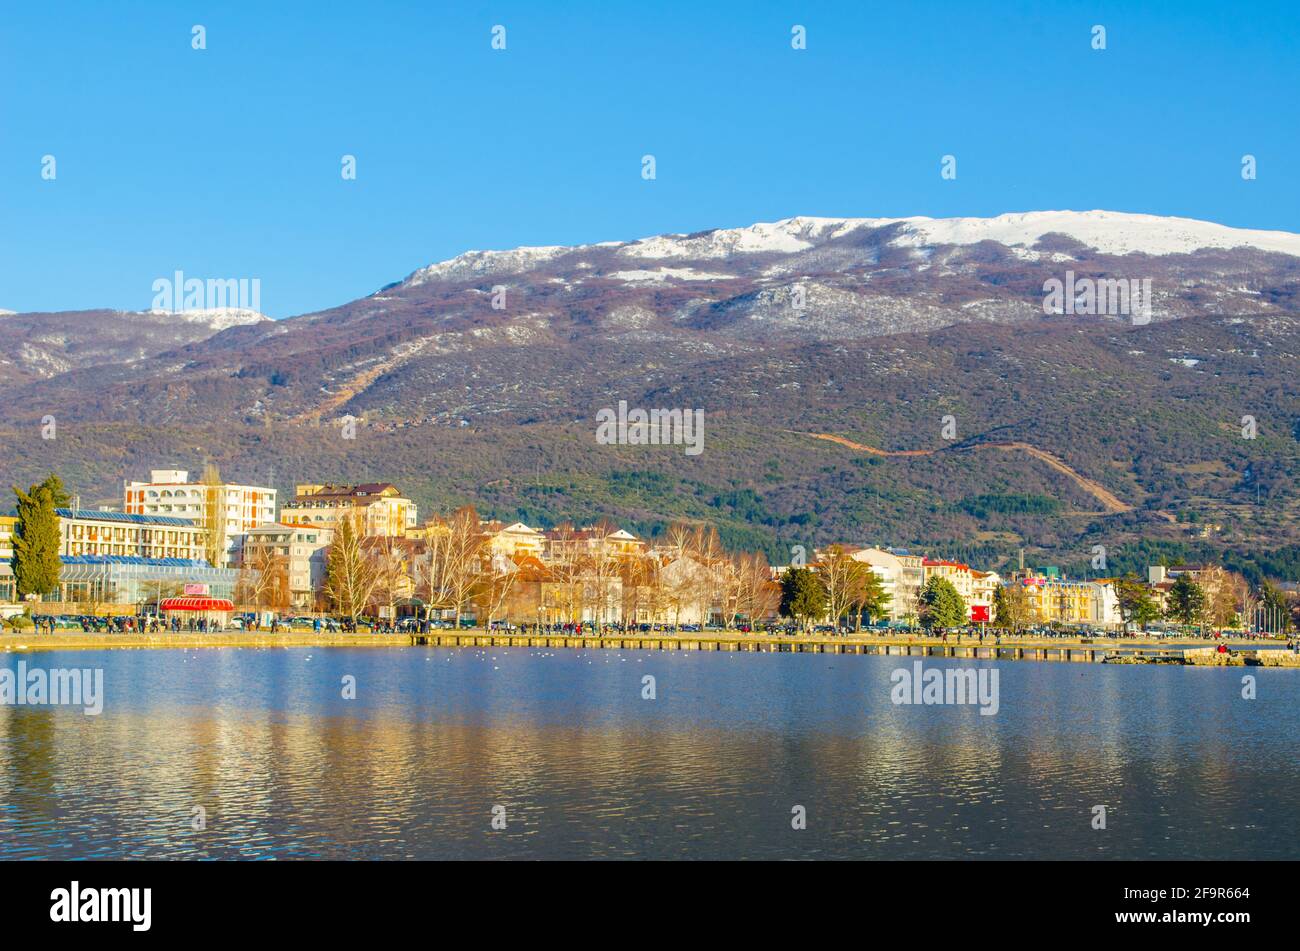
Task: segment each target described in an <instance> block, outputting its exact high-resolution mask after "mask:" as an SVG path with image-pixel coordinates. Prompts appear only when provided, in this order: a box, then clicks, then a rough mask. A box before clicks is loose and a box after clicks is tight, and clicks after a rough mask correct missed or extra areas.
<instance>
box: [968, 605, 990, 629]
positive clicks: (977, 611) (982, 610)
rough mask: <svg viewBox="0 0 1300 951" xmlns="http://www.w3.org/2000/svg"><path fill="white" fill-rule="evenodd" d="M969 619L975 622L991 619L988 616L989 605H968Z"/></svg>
mask: <svg viewBox="0 0 1300 951" xmlns="http://www.w3.org/2000/svg"><path fill="white" fill-rule="evenodd" d="M970 619H971V620H972V621H974V622H975V623H976V624H978V623H980V622H981V621H984V622H988V621H991V620H992V618H990V617H989V606H988V605H987V604H972V605H971V606H970Z"/></svg>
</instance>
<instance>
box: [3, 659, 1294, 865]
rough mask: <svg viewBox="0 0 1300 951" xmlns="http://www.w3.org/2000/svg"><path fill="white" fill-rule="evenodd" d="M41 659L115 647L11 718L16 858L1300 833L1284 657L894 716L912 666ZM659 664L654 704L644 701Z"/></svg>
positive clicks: (1037, 841) (669, 848) (1072, 853)
mask: <svg viewBox="0 0 1300 951" xmlns="http://www.w3.org/2000/svg"><path fill="white" fill-rule="evenodd" d="M25 657H26V659H27V660H28V663H29V664H31V663H41V664H43V665H45V666H72V665H75V666H86V665H88V664H90V665H97V666H103V667H104V668H105V687H106V691H107V700H106V704H105V711H104V713H103V714H102V715H101V716H99V717H87V716H84V715H82V714H81V713H80V712H77V711H75V710H69V709H48V708H42V709H37V708H23V707H6V708H0V855H2V856H3V857H6V858H23V857H41V858H59V857H69V858H71V857H78V858H81V857H88V858H101V857H131V858H136V857H218V858H233V857H247V858H315V857H321V858H509V857H520V858H523V857H527V858H537V857H543V858H589V857H651V858H671V857H686V858H745V857H751V858H813V857H826V858H911V857H920V858H940V857H990V858H1015V857H1031V858H1058V857H1098V858H1148V857H1169V858H1181V857H1187V858H1208V857H1249V858H1283V857H1286V858H1294V857H1296V855H1297V853H1298V852H1300V848H1297V846H1296V844H1295V842H1296V836H1295V833H1296V819H1297V814H1298V813H1297V806H1296V801H1295V797H1294V795H1293V790H1294V788H1295V783H1296V779H1297V771H1298V770H1297V757H1296V752H1297V748H1296V744H1297V741H1296V737H1297V731H1296V729H1295V728H1296V725H1297V724H1296V720H1297V715H1296V710H1297V705H1296V702H1295V701H1296V699H1297V686H1296V682H1295V681H1296V674H1295V673H1294V672H1292V671H1268V670H1260V671H1257V672H1256V675H1257V676H1258V677H1259V679H1260V690H1259V696H1260V699H1258V700H1256V701H1243V700H1242V699H1241V698H1240V672H1233V671H1230V670H1212V669H1211V670H1183V669H1169V668H1150V669H1147V668H1139V667H1105V666H1094V665H1087V666H1084V665H1064V664H1036V663H1023V662H1022V663H1014V662H1007V663H1002V664H1000V665H999V669H1000V673H1001V695H1002V696H1001V709H1000V712H999V714H998V715H996V716H991V717H983V716H979V715H978V712H977V710H976V708H973V707H966V708H954V707H907V706H894V705H893V704H891V703H890V702H889V686H890V683H889V672H890V670H892V669H893V667H895V666H897V663H896V659H894V658H875V657H856V656H848V657H834V656H815V655H775V656H774V655H748V654H746V655H738V654H712V655H706V654H680V655H674V654H658V653H644V654H641V653H635V652H617V653H615V652H605V653H598V652H574V651H561V652H554V653H547V652H541V651H525V650H514V651H510V650H501V649H498V650H494V651H473V652H471V651H460V652H457V651H441V650H439V651H434V650H416V649H412V650H399V651H391V650H328V651H327V650H307V651H298V650H294V651H291V650H247V651H235V650H223V651H198V652H188V653H186V652H161V651H159V652H150V651H115V652H104V653H89V652H84V653H76V654H72V653H68V654H46V655H32V654H27V655H25ZM5 662H6V663H8V664H9V665H10V666H12V665H13V663H14V659H13V658H12V657H10V658H7V659H6V661H5ZM646 673H651V674H654V675H655V676H656V678H657V684H658V699H657V700H655V701H645V700H642V699H641V692H640V688H641V680H640V678H641V677H642V676H643V675H644V674H646ZM345 674H346V675H351V676H355V677H356V678H357V684H358V694H357V699H356V700H355V701H348V700H344V699H343V698H342V695H341V679H342V677H343V676H344V675H345ZM1096 804H1104V805H1106V806H1107V807H1108V810H1109V819H1108V826H1109V828H1108V829H1107V830H1106V831H1105V832H1097V831H1094V830H1093V829H1092V828H1091V826H1090V819H1091V808H1092V806H1093V805H1096ZM494 805H501V806H504V807H505V809H506V817H507V827H506V829H505V830H502V831H493V830H492V828H491V824H490V823H491V818H492V812H491V810H492V807H493V806H494ZM795 805H802V806H804V807H805V808H806V810H807V816H808V827H807V829H806V830H802V831H796V830H794V829H792V827H791V821H790V820H791V809H792V807H793V806H795ZM195 807H201V808H202V809H203V810H204V812H205V820H206V828H204V829H203V830H201V831H199V830H195V829H193V828H192V822H193V819H194V814H195V813H194V810H195Z"/></svg>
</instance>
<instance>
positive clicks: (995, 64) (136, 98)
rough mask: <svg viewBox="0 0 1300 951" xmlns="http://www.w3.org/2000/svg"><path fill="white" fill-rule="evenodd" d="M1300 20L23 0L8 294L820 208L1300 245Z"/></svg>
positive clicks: (1128, 12)
mask: <svg viewBox="0 0 1300 951" xmlns="http://www.w3.org/2000/svg"><path fill="white" fill-rule="evenodd" d="M1296 6H1300V5H1295V4H1286V3H1276V4H1269V3H1252V4H1249V5H1242V4H1234V3H1226V2H1225V3H1213V4H1211V3H1198V2H1192V0H1188V2H1180V3H1174V2H1169V3H1135V2H1132V0H1130V2H1126V3H1066V2H1060V3H1050V2H1048V3H1039V2H1018V0H1008V2H1001V3H988V4H985V3H974V2H971V3H943V2H931V3H925V2H907V3H897V4H895V3H866V2H852V3H834V2H822V3H812V2H805V3H736V4H723V3H708V4H705V3H698V2H696V3H677V2H671V0H667V2H656V3H641V2H637V3H624V2H620V0H606V2H602V3H583V2H565V3H562V4H561V3H555V4H543V3H540V2H533V3H527V4H513V3H494V4H472V3H466V4H455V5H452V4H445V5H443V4H436V3H428V2H420V3H415V2H410V3H383V2H378V3H376V2H363V3H340V4H335V3H321V4H309V3H290V2H275V3H263V2H256V3H254V2H248V3H215V2H214V3H185V2H168V3H163V2H156V3H153V2H122V3H115V4H99V3H58V2H50V3H18V2H16V0H4V5H3V7H0V11H3V12H2V15H0V90H2V92H0V308H7V309H10V310H19V311H23V310H65V309H74V308H89V307H99V306H107V307H117V308H123V309H142V308H147V307H148V306H149V304H150V302H151V299H152V296H153V295H152V290H151V286H152V283H153V281H154V280H155V279H157V278H159V277H163V276H170V275H171V274H172V273H173V272H174V271H176V270H178V269H179V270H183V271H184V272H185V273H186V275H187V276H194V277H204V278H209V277H220V278H228V277H235V278H239V277H246V278H254V277H256V278H259V279H260V280H261V284H262V293H261V303H262V309H263V310H264V311H266V312H267V313H269V314H271V315H272V316H275V317H284V316H289V315H292V314H297V313H305V312H309V311H312V310H317V309H321V308H324V307H328V306H332V305H335V304H339V303H343V302H345V301H348V300H352V299H355V298H357V297H361V296H364V295H366V294H368V293H371V292H373V291H374V290H376V289H377V288H379V287H381V286H382V285H384V284H386V283H388V282H390V281H394V280H398V279H401V278H402V277H404V276H405V275H406V274H408V273H409V272H411V271H412V270H414V269H415V268H417V267H420V266H422V265H424V264H427V263H430V262H432V261H436V260H442V259H445V258H448V257H452V256H454V255H456V254H458V253H460V252H462V251H465V250H467V249H470V248H507V247H514V246H517V245H522V244H574V243H582V242H591V241H602V240H624V239H632V238H637V237H643V236H645V235H649V234H655V233H660V232H668V231H686V232H689V231H696V230H703V229H706V228H713V227H736V226H739V225H745V224H749V223H752V222H755V221H769V220H775V219H778V218H784V217H789V216H791V215H797V214H808V215H828V216H875V215H883V216H902V215H912V214H923V215H933V216H947V215H994V214H999V213H1001V212H1006V211H1026V210H1035V209H1048V208H1073V209H1089V208H1108V209H1114V210H1120V211H1135V212H1147V213H1152V214H1169V215H1184V216H1188V217H1196V218H1205V219H1209V220H1213V221H1218V222H1222V223H1225V224H1230V225H1235V226H1239V227H1251V228H1272V229H1282V230H1293V231H1300V187H1297V181H1298V179H1297V175H1300V150H1298V149H1297V146H1298V145H1300V142H1298V141H1297V139H1298V138H1300V122H1297V111H1298V107H1297V95H1296V93H1297V90H1300V49H1298V48H1297V47H1298V46H1300V12H1297V10H1296V9H1295V8H1296ZM547 7H554V8H556V9H553V10H548V9H547ZM194 24H202V25H204V26H205V27H206V29H207V49H206V50H203V51H195V50H192V49H191V45H190V39H191V27H192V26H193V25H194ZM495 24H502V25H504V26H505V27H506V30H507V33H506V37H507V49H506V50H505V51H504V52H500V51H494V50H492V49H491V45H490V41H491V32H490V31H491V28H492V27H493V25H495ZM794 24H802V25H804V26H805V27H806V28H807V37H808V48H807V49H806V50H802V51H795V50H792V49H791V45H790V30H791V26H792V25H794ZM1094 24H1103V25H1104V26H1105V27H1106V30H1107V49H1106V50H1105V51H1102V52H1098V51H1094V50H1093V49H1092V48H1091V46H1090V38H1091V36H1090V31H1091V28H1092V26H1093V25H1094ZM647 153H649V154H653V155H654V156H655V157H656V161H657V174H658V177H657V179H656V180H655V181H653V182H647V181H644V180H643V179H642V178H641V174H640V172H641V156H642V155H644V154H647ZM1245 153H1250V154H1254V155H1255V156H1256V157H1257V160H1258V163H1259V177H1258V179H1257V180H1256V181H1253V182H1244V181H1243V180H1242V178H1241V175H1240V164H1241V156H1242V155H1243V154H1245ZM345 154H351V155H355V156H356V158H357V179H356V181H344V180H343V179H342V177H341V175H340V162H341V158H342V156H343V155H345ZM945 154H952V155H955V156H956V157H957V163H958V164H957V170H958V176H957V179H956V180H955V181H945V180H943V179H942V178H941V177H940V174H939V166H940V159H941V156H943V155H945ZM45 155H53V156H54V157H55V159H56V161H57V178H56V179H55V180H54V181H45V180H42V178H41V161H42V157H43V156H45Z"/></svg>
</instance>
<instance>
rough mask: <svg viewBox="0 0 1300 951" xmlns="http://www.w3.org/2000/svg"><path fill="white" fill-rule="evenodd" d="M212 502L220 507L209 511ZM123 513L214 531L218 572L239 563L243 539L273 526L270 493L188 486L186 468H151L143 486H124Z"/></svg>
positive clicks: (230, 485) (247, 488) (237, 487)
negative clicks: (220, 538) (183, 522)
mask: <svg viewBox="0 0 1300 951" xmlns="http://www.w3.org/2000/svg"><path fill="white" fill-rule="evenodd" d="M214 503H215V504H217V505H219V506H220V508H219V509H216V510H214V509H213V508H212V505H213V504H214ZM123 508H124V510H125V511H126V513H127V514H128V515H160V516H165V517H170V518H185V519H189V520H190V521H192V522H194V523H195V524H196V525H202V526H206V527H209V528H211V527H213V526H215V527H217V528H218V529H219V530H220V532H221V533H222V534H223V535H224V536H225V537H224V540H223V543H222V546H221V551H222V552H224V555H223V556H221V557H220V558H219V559H218V560H220V561H221V564H219V565H217V567H219V568H228V567H232V566H234V565H237V564H238V563H239V545H240V540H241V538H242V536H244V535H245V534H247V533H248V532H249V531H251V530H252V529H254V528H257V527H258V526H259V525H266V524H267V523H269V522H274V521H275V489H269V488H267V487H266V486H260V485H238V484H236V483H233V482H223V483H220V484H214V485H208V484H206V483H203V482H193V481H191V480H190V474H189V472H188V471H186V470H185V469H153V470H151V471H150V473H149V481H148V482H127V483H125V485H124V486H123Z"/></svg>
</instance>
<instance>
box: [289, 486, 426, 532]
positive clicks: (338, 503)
mask: <svg viewBox="0 0 1300 951" xmlns="http://www.w3.org/2000/svg"><path fill="white" fill-rule="evenodd" d="M354 514H355V515H358V516H360V518H361V523H362V530H363V533H364V534H365V535H368V536H388V537H397V538H402V537H405V536H406V534H407V532H408V531H410V530H411V529H414V528H415V527H416V509H415V503H414V502H412V501H411V500H410V499H408V498H406V497H405V496H403V495H402V493H401V492H399V491H398V490H397V487H396V486H395V485H393V484H392V483H391V482H369V483H365V484H363V485H311V484H306V485H298V486H295V487H294V497H293V501H292V502H286V503H285V504H284V507H283V508H281V510H280V521H281V523H286V524H294V525H311V526H314V527H316V528H325V529H336V528H338V524H339V522H340V521H341V520H342V519H343V518H344V517H345V516H350V515H354Z"/></svg>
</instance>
